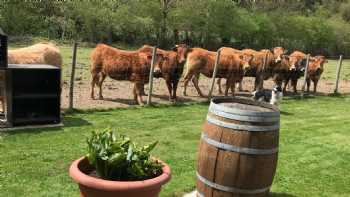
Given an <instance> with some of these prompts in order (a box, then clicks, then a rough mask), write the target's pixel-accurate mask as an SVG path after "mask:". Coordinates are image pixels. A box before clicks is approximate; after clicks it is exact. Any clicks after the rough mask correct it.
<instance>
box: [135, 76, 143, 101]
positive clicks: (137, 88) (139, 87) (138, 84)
mask: <svg viewBox="0 0 350 197" xmlns="http://www.w3.org/2000/svg"><path fill="white" fill-rule="evenodd" d="M143 87H144V85H143V83H141V82H135V85H134V88H135V91H134V99H135V98H136V99H135V100H136V102H137V103H138V104H139V105H140V106H143V105H144V104H143V100H142V95H141V93H142V88H143Z"/></svg>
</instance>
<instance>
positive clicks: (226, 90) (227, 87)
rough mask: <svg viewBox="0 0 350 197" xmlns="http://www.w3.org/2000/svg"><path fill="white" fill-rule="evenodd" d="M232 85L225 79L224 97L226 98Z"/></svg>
mask: <svg viewBox="0 0 350 197" xmlns="http://www.w3.org/2000/svg"><path fill="white" fill-rule="evenodd" d="M231 85H232V82H231V79H230V78H227V79H226V87H225V96H228V90H229V89H230V87H231Z"/></svg>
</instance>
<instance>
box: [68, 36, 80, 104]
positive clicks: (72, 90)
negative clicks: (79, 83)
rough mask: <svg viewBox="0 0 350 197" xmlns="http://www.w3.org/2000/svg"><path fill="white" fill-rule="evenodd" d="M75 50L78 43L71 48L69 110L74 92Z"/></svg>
mask: <svg viewBox="0 0 350 197" xmlns="http://www.w3.org/2000/svg"><path fill="white" fill-rule="evenodd" d="M77 48H78V43H77V42H74V46H73V59H72V72H71V76H70V87H69V107H68V108H69V109H73V92H74V79H75V65H76V62H77V61H76V59H77Z"/></svg>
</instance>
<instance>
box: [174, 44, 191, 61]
mask: <svg viewBox="0 0 350 197" xmlns="http://www.w3.org/2000/svg"><path fill="white" fill-rule="evenodd" d="M172 50H173V51H175V52H177V57H178V58H177V59H178V63H179V64H183V63H185V61H186V58H187V54H188V53H189V52H190V51H191V48H189V46H187V45H186V44H177V45H175V46H174V47H173V48H172Z"/></svg>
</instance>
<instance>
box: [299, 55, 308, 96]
mask: <svg viewBox="0 0 350 197" xmlns="http://www.w3.org/2000/svg"><path fill="white" fill-rule="evenodd" d="M309 61H310V54H307V56H306V66H305V72H304V83H303V86H302V87H301V97H302V98H303V97H304V92H305V86H306V79H307V73H308V70H309Z"/></svg>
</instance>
